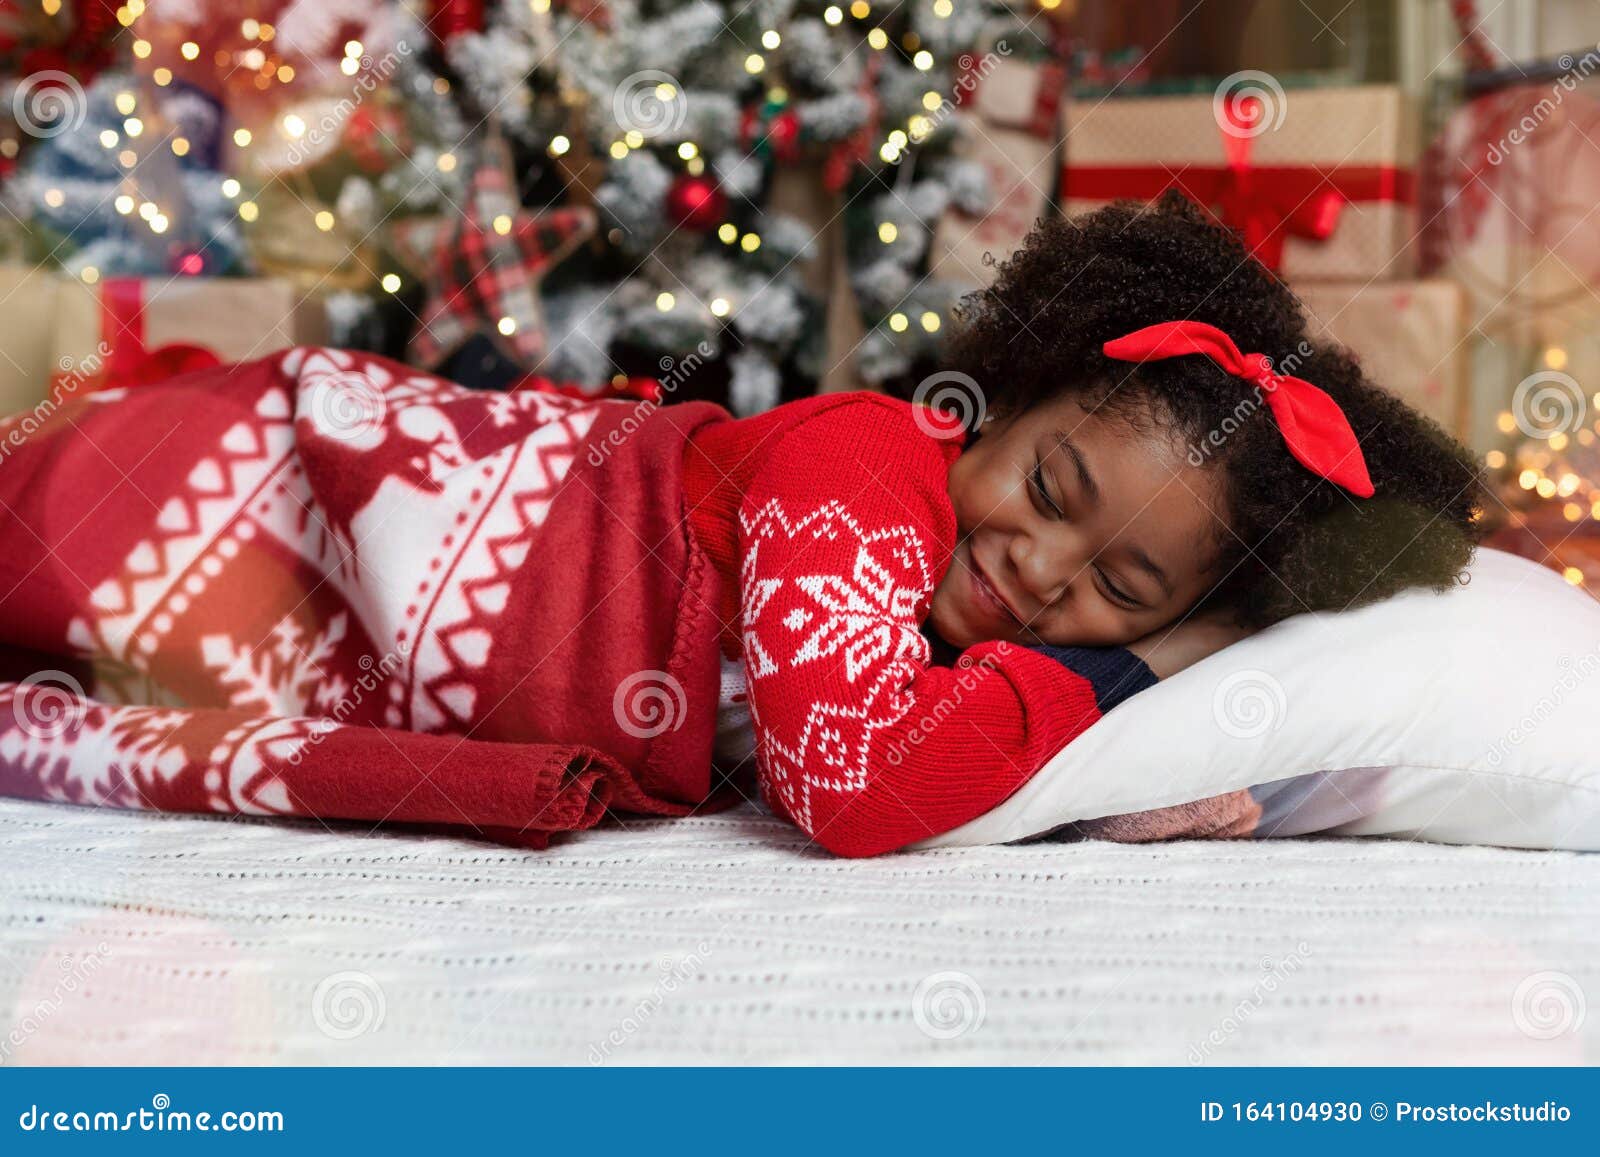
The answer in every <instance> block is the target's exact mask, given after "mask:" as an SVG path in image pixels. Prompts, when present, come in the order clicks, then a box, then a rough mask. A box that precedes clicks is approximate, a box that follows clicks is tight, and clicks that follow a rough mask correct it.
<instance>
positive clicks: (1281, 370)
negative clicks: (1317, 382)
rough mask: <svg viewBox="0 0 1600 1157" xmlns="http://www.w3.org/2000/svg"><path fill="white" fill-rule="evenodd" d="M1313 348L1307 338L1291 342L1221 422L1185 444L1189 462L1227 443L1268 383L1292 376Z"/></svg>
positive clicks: (1202, 460)
mask: <svg viewBox="0 0 1600 1157" xmlns="http://www.w3.org/2000/svg"><path fill="white" fill-rule="evenodd" d="M1314 352H1315V349H1314V347H1313V346H1312V344H1311V343H1310V342H1309V341H1306V340H1304V339H1301V341H1300V344H1299V345H1297V346H1295V348H1294V352H1293V353H1292V354H1290V355H1289V356H1288V357H1286V358H1284V359H1283V364H1282V365H1271V362H1270V359H1269V361H1268V364H1269V365H1271V371H1270V373H1269V375H1268V377H1267V380H1266V381H1265V382H1257V383H1255V385H1254V386H1252V388H1251V390H1250V395H1249V396H1248V397H1245V398H1241V399H1240V400H1239V404H1238V405H1236V406H1234V408H1233V412H1232V413H1230V414H1228V415H1227V416H1226V417H1225V418H1223V419H1222V421H1221V423H1219V424H1218V425H1217V426H1215V427H1213V428H1212V429H1211V430H1209V431H1207V432H1206V436H1205V437H1204V438H1202V439H1200V441H1199V442H1196V443H1194V444H1192V445H1191V446H1190V447H1189V454H1188V461H1189V465H1191V466H1193V467H1195V468H1196V469H1198V468H1199V467H1201V466H1204V465H1205V464H1206V460H1207V459H1209V458H1210V457H1211V455H1213V454H1214V453H1216V452H1217V451H1218V450H1220V449H1222V447H1223V446H1225V445H1226V444H1227V441H1228V439H1229V438H1231V437H1233V435H1234V434H1236V433H1238V431H1239V430H1240V428H1241V427H1243V425H1244V424H1245V423H1246V422H1248V421H1249V420H1250V419H1251V418H1253V417H1254V416H1255V415H1256V414H1257V413H1258V412H1259V411H1260V409H1261V407H1262V406H1263V405H1265V404H1266V398H1267V388H1268V386H1269V385H1270V386H1271V387H1272V388H1274V389H1276V388H1277V385H1278V383H1279V382H1281V381H1282V380H1283V379H1284V378H1286V377H1292V376H1293V375H1294V372H1295V371H1296V370H1297V369H1299V368H1300V366H1301V365H1302V364H1303V363H1304V362H1305V360H1306V359H1307V358H1309V357H1310V356H1311V355H1312V353H1314Z"/></svg>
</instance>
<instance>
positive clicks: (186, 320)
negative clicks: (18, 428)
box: [51, 277, 325, 384]
mask: <svg viewBox="0 0 1600 1157" xmlns="http://www.w3.org/2000/svg"><path fill="white" fill-rule="evenodd" d="M51 329H52V332H53V333H54V342H53V351H54V361H55V363H56V364H57V365H58V366H61V367H69V366H77V365H82V364H84V363H85V361H86V360H87V359H91V358H98V359H99V360H100V361H102V362H103V363H104V370H105V373H106V374H109V376H110V378H111V379H112V381H113V384H129V383H128V382H126V381H124V382H121V383H118V382H117V379H118V378H119V376H126V375H130V374H131V375H140V374H141V370H142V368H144V367H148V370H147V371H146V373H147V375H148V376H163V373H162V367H165V368H166V369H167V370H168V371H170V372H176V371H180V370H182V369H184V368H187V365H188V363H192V362H193V361H194V360H195V359H204V358H207V357H208V356H209V357H212V358H214V359H215V360H217V361H223V362H238V361H249V360H251V359H254V358H260V357H265V356H266V355H268V354H270V353H273V352H274V351H276V350H281V349H286V348H287V347H289V346H292V345H314V344H318V343H320V342H321V341H322V340H323V339H324V336H325V313H324V311H323V309H322V307H321V305H320V303H319V302H317V301H315V300H305V299H302V298H301V297H300V295H299V294H297V293H296V292H295V290H294V287H293V286H292V285H290V283H289V282H287V281H283V280H278V279H271V278H262V279H256V278H207V277H172V278H107V279H105V280H103V281H101V282H99V283H97V284H95V285H85V284H83V283H82V282H79V281H74V280H68V279H65V278H63V279H62V280H61V286H60V289H59V291H58V294H57V300H56V308H55V324H54V325H53V326H52V327H51ZM181 350H186V351H188V352H189V353H190V354H191V357H190V358H188V359H184V358H182V357H176V358H174V357H170V356H168V357H165V358H163V357H162V355H163V354H164V353H165V354H172V353H174V352H176V351H181Z"/></svg>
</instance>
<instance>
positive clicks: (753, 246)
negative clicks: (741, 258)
mask: <svg viewBox="0 0 1600 1157" xmlns="http://www.w3.org/2000/svg"><path fill="white" fill-rule="evenodd" d="M739 248H740V249H743V250H744V251H745V252H746V253H754V252H755V251H756V250H757V249H760V248H761V238H760V237H759V236H757V235H756V234H754V233H746V234H745V235H744V236H743V237H741V238H739Z"/></svg>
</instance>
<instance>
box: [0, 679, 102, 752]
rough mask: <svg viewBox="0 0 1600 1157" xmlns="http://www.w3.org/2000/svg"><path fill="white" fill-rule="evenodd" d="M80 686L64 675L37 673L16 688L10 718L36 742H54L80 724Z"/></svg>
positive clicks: (83, 697)
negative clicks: (38, 740)
mask: <svg viewBox="0 0 1600 1157" xmlns="http://www.w3.org/2000/svg"><path fill="white" fill-rule="evenodd" d="M84 700H85V696H84V691H83V684H81V683H79V682H78V681H77V680H76V679H74V678H73V677H72V676H71V675H69V674H67V673H66V672H65V671H36V672H34V673H33V674H32V675H29V676H28V677H27V678H26V679H24V680H22V681H21V682H20V683H18V684H17V687H16V690H15V692H14V693H13V694H12V697H11V716H12V718H13V719H15V720H16V722H17V726H18V727H20V728H21V729H22V730H23V732H24V733H26V734H28V735H31V736H33V738H35V739H45V740H49V739H55V738H56V737H57V736H59V735H62V734H64V733H65V732H67V731H70V730H72V729H74V728H76V727H78V726H80V725H82V723H83V718H84Z"/></svg>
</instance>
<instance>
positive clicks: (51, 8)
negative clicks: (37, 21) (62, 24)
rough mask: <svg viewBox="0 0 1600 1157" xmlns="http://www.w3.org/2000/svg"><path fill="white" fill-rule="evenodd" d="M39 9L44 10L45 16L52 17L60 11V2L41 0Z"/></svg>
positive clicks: (57, 0)
mask: <svg viewBox="0 0 1600 1157" xmlns="http://www.w3.org/2000/svg"><path fill="white" fill-rule="evenodd" d="M39 7H41V8H43V9H44V14H45V15H46V16H54V15H56V14H57V13H58V12H60V11H61V0H41V2H40V4H39Z"/></svg>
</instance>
